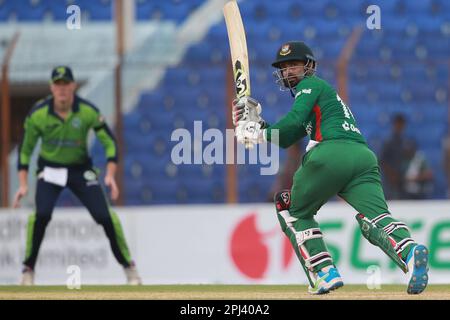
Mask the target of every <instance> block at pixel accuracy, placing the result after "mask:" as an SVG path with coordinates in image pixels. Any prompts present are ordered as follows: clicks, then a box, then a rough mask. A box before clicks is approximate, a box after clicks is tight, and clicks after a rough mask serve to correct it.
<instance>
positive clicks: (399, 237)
mask: <svg viewBox="0 0 450 320" xmlns="http://www.w3.org/2000/svg"><path fill="white" fill-rule="evenodd" d="M272 66H273V67H275V68H276V69H277V70H276V71H275V72H274V75H275V76H276V78H277V81H276V82H277V83H278V84H279V85H280V87H281V89H282V90H287V91H290V92H291V94H292V96H293V97H294V104H293V106H292V108H291V110H290V111H289V112H288V113H287V114H286V115H285V116H284V117H283V118H282V119H281V120H279V121H278V122H277V123H275V124H273V125H269V124H268V123H266V122H265V121H264V120H263V119H262V118H261V116H260V113H261V105H260V104H259V103H258V102H257V101H256V100H255V99H253V98H251V97H243V98H241V99H239V100H237V101H234V102H233V123H234V125H235V126H236V128H235V135H236V139H237V141H238V142H240V143H247V144H249V145H250V147H251V146H253V145H255V144H258V143H262V142H265V141H267V142H270V141H272V140H274V141H278V144H279V145H280V146H281V147H283V148H287V147H289V146H290V145H292V144H294V143H295V142H296V141H298V140H299V139H301V138H302V137H304V136H306V135H308V136H309V138H310V142H309V143H308V146H307V147H306V154H305V155H304V157H303V159H302V163H301V165H300V167H299V169H298V170H297V171H296V172H295V174H294V177H293V186H292V189H291V190H282V191H280V192H278V193H276V194H275V197H274V201H275V206H276V211H277V217H278V220H279V222H280V225H281V228H282V230H283V232H284V233H285V234H286V236H287V237H288V238H289V240H290V242H291V243H292V246H293V248H294V250H295V252H296V254H297V257H298V259H299V260H300V263H301V265H302V267H303V269H304V271H305V273H306V276H307V278H308V281H309V288H308V291H309V293H311V294H324V293H328V292H330V291H331V290H335V289H338V288H339V287H342V286H343V285H344V283H343V280H342V278H341V276H340V274H339V271H338V269H337V268H336V266H335V265H334V263H333V258H332V256H331V255H330V253H329V251H328V250H327V247H326V245H325V242H324V239H323V234H322V231H321V230H320V226H319V224H318V223H317V221H316V220H315V219H314V216H315V215H316V214H317V211H318V210H319V209H320V208H321V207H322V205H323V204H325V203H326V202H327V201H328V200H329V199H330V198H332V197H333V196H335V195H338V196H339V197H341V198H342V199H344V200H345V201H346V202H347V203H349V204H350V205H351V206H352V207H353V208H354V209H355V210H356V211H357V212H358V214H357V215H356V220H357V221H358V223H359V225H360V228H361V232H362V234H363V236H364V237H365V238H366V239H367V240H368V241H369V242H370V243H371V244H373V245H375V246H378V247H379V248H380V249H381V250H382V251H383V252H384V253H386V254H387V255H388V256H389V257H390V258H391V259H392V260H393V261H394V262H395V264H396V265H397V266H398V267H399V268H400V269H401V270H402V271H403V272H404V273H408V274H409V283H408V287H407V292H408V293H409V294H419V293H421V292H422V291H423V290H425V288H426V286H427V283H428V254H429V253H428V249H427V248H426V247H425V246H424V245H422V244H419V243H417V242H415V241H414V240H413V239H412V238H411V234H410V231H409V229H408V227H407V226H406V225H405V224H404V223H402V222H400V221H398V220H396V219H395V218H394V217H393V216H392V214H391V212H390V211H389V209H388V206H387V204H386V200H385V198H384V193H383V189H382V185H381V177H380V169H379V166H378V160H377V157H376V155H375V154H374V153H373V152H372V151H371V150H370V149H369V147H368V145H367V143H366V141H365V139H364V137H363V136H362V134H361V132H360V130H359V129H358V126H357V124H356V120H355V117H354V116H353V114H352V112H351V110H350V108H349V107H348V106H347V105H346V104H345V103H344V101H342V99H341V98H340V97H339V95H338V94H337V93H336V90H334V88H333V87H332V86H331V85H330V84H328V83H327V82H326V81H324V80H323V79H321V78H319V77H317V76H316V75H315V72H316V66H317V61H316V59H315V57H314V55H313V52H312V51H311V49H310V48H309V47H308V46H307V45H306V44H305V43H303V42H300V41H291V42H288V43H286V44H284V45H282V46H281V48H280V49H279V50H278V52H277V55H276V59H275V62H273V63H272Z"/></svg>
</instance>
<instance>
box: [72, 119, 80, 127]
mask: <svg viewBox="0 0 450 320" xmlns="http://www.w3.org/2000/svg"><path fill="white" fill-rule="evenodd" d="M72 127H74V128H75V129H80V127H81V120H80V118H74V119H73V120H72Z"/></svg>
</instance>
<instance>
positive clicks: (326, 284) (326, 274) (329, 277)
mask: <svg viewBox="0 0 450 320" xmlns="http://www.w3.org/2000/svg"><path fill="white" fill-rule="evenodd" d="M322 270H324V269H322ZM322 270H320V271H319V272H317V278H316V282H315V283H314V287H311V286H309V287H308V292H309V293H310V294H325V293H329V292H330V291H333V290H336V289H338V288H340V287H342V286H343V285H344V282H343V281H342V278H341V275H340V274H339V272H338V270H337V269H336V268H334V267H331V268H329V269H328V270H327V271H322Z"/></svg>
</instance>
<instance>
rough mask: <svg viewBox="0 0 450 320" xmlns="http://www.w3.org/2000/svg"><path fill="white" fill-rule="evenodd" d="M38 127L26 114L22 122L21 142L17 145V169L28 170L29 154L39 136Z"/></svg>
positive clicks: (31, 152)
mask: <svg viewBox="0 0 450 320" xmlns="http://www.w3.org/2000/svg"><path fill="white" fill-rule="evenodd" d="M40 135H41V133H40V131H39V128H38V127H37V126H36V124H35V123H34V120H33V117H32V116H31V115H28V116H27V117H26V119H25V123H24V135H23V140H22V143H21V144H20V146H19V157H18V164H17V169H18V170H28V167H29V165H30V159H31V155H32V154H33V150H34V147H35V146H36V143H37V141H38V139H39V137H40Z"/></svg>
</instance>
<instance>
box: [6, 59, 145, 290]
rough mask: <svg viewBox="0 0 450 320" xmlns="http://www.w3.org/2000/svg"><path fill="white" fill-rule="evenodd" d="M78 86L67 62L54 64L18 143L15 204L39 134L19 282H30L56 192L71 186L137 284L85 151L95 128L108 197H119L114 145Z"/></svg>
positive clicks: (116, 222)
mask: <svg viewBox="0 0 450 320" xmlns="http://www.w3.org/2000/svg"><path fill="white" fill-rule="evenodd" d="M76 88H77V85H76V83H75V81H74V77H73V74H72V71H71V69H70V68H69V67H66V66H60V67H56V68H54V69H53V71H52V74H51V81H50V90H51V93H52V94H51V95H50V96H48V97H47V98H45V99H43V100H40V101H38V102H37V103H36V104H35V106H34V107H33V108H32V109H31V111H30V112H29V114H28V116H27V117H26V119H25V125H24V128H25V133H24V137H23V141H22V144H21V145H20V148H19V161H18V170H19V184H20V186H19V190H18V191H17V193H16V195H15V198H14V207H15V208H17V207H18V206H19V202H20V199H21V198H22V197H23V196H25V195H26V194H27V192H28V181H27V177H28V166H29V163H30V157H31V155H32V153H33V149H34V147H35V146H36V143H37V141H38V139H39V138H41V141H42V144H41V148H40V152H39V160H38V170H37V176H38V179H37V186H36V198H35V206H36V208H35V212H34V213H33V214H32V215H30V217H29V219H28V229H27V230H28V234H27V243H26V253H25V261H24V262H23V264H24V268H23V273H22V281H21V284H22V285H33V284H34V267H35V264H36V260H37V257H38V252H39V248H40V246H41V243H42V240H43V237H44V234H45V229H46V227H47V225H48V223H49V222H50V219H51V216H52V212H53V209H54V207H55V203H56V200H57V199H58V196H59V194H60V193H61V191H62V190H63V189H64V188H66V187H67V188H69V189H70V190H71V191H72V192H73V193H74V194H75V195H76V196H77V197H78V198H79V199H80V201H81V202H82V204H83V205H84V206H85V207H86V208H87V209H88V211H89V213H90V214H91V215H92V217H93V218H94V220H95V221H96V222H97V223H98V224H101V225H102V226H103V228H104V230H105V233H106V236H107V237H108V239H109V242H110V245H111V249H112V251H113V254H114V256H115V258H116V259H117V261H118V262H119V263H120V264H121V265H122V266H123V268H124V271H125V275H126V277H127V283H128V284H130V285H137V284H141V279H140V277H139V275H138V272H137V270H136V266H135V264H134V262H133V261H132V260H131V257H130V253H129V250H128V246H127V243H126V240H125V237H124V234H123V231H122V226H121V224H120V221H119V219H118V217H117V215H116V213H115V212H114V211H113V210H112V209H111V208H110V206H109V204H108V200H107V199H106V196H105V194H104V192H103V190H102V187H101V186H100V183H99V181H98V173H97V171H96V170H95V169H94V168H93V165H92V160H91V159H90V157H89V154H88V150H87V136H88V133H89V131H90V129H93V130H94V131H95V134H96V136H97V138H98V139H99V140H100V142H101V143H102V145H103V146H104V148H105V151H106V158H107V167H106V175H105V185H106V186H107V187H109V188H110V189H111V198H112V199H113V200H115V199H117V197H118V195H119V189H118V187H117V185H116V182H115V179H114V176H115V172H116V166H117V164H116V163H117V161H118V159H117V145H116V142H115V139H114V136H113V134H112V133H111V131H110V129H109V128H108V126H107V124H106V122H105V120H104V118H103V117H102V115H101V114H100V112H99V110H98V109H97V108H96V107H94V105H93V104H92V103H90V102H89V101H86V100H84V99H82V98H80V97H78V96H77V95H76V94H75V90H76Z"/></svg>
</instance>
